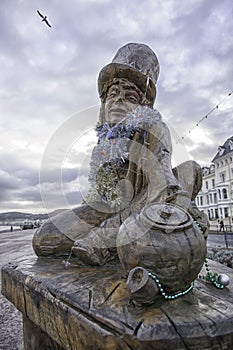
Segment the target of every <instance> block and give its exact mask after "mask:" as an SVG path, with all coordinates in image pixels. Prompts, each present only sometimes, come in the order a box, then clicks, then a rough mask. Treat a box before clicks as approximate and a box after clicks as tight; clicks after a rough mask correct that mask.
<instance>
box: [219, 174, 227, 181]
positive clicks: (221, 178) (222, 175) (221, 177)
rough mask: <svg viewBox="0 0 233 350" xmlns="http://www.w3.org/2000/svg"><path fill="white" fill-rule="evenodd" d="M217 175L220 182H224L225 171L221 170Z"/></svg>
mask: <svg viewBox="0 0 233 350" xmlns="http://www.w3.org/2000/svg"><path fill="white" fill-rule="evenodd" d="M219 177H220V181H221V182H225V181H226V172H225V171H222V172H221V173H219Z"/></svg>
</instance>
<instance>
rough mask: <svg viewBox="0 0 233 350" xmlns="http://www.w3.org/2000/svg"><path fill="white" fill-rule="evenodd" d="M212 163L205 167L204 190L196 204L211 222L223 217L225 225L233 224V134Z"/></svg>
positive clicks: (220, 148) (219, 149)
mask: <svg viewBox="0 0 233 350" xmlns="http://www.w3.org/2000/svg"><path fill="white" fill-rule="evenodd" d="M211 163H212V164H211V165H210V167H204V168H203V184H202V190H201V191H200V192H199V194H198V195H197V198H196V204H197V206H198V208H199V209H200V210H202V211H204V212H205V213H206V214H207V216H208V218H209V220H210V224H212V225H213V224H216V223H217V220H218V219H221V218H222V219H223V221H224V223H225V225H233V136H231V137H230V138H229V139H227V140H226V142H225V143H224V145H223V146H219V148H218V152H217V154H216V155H215V157H214V158H213V160H212V161H211Z"/></svg>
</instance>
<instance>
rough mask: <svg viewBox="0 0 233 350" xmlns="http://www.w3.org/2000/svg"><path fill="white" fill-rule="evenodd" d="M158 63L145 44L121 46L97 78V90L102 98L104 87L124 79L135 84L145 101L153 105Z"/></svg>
mask: <svg viewBox="0 0 233 350" xmlns="http://www.w3.org/2000/svg"><path fill="white" fill-rule="evenodd" d="M158 75H159V62H158V59H157V57H156V55H155V53H154V52H153V51H152V50H151V48H150V47H149V46H147V45H145V44H138V43H129V44H126V45H125V46H122V47H121V48H120V49H119V50H118V51H117V53H116V55H115V56H114V58H113V60H112V62H111V63H109V64H108V65H106V66H105V67H103V68H102V70H101V71H100V73H99V77H98V90H99V94H100V98H103V97H104V96H103V95H104V92H105V89H106V86H109V84H111V81H112V80H113V79H114V78H125V79H128V80H129V81H130V82H133V83H134V84H136V85H137V86H138V87H139V89H140V90H141V91H142V92H143V93H144V94H145V96H146V97H147V99H148V100H149V101H151V102H152V104H153V103H154V100H155V96H156V87H155V84H156V82H157V78H158Z"/></svg>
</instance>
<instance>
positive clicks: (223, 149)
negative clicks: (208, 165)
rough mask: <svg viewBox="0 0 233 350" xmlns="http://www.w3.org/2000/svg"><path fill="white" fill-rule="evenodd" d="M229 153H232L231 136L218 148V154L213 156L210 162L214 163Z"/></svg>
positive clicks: (232, 137) (232, 138) (232, 141)
mask: <svg viewBox="0 0 233 350" xmlns="http://www.w3.org/2000/svg"><path fill="white" fill-rule="evenodd" d="M231 152H233V136H231V137H229V139H227V140H226V142H225V143H224V144H223V146H219V147H218V153H217V154H216V155H215V157H214V158H213V159H212V161H211V162H215V161H216V160H218V159H220V158H222V157H223V156H225V155H226V154H228V153H231Z"/></svg>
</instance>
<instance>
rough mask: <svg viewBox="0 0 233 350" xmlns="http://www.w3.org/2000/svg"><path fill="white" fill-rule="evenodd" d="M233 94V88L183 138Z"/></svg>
mask: <svg viewBox="0 0 233 350" xmlns="http://www.w3.org/2000/svg"><path fill="white" fill-rule="evenodd" d="M232 94H233V90H232V91H231V92H229V93H228V94H227V95H226V96H225V97H224V98H223V99H222V100H221V101H220V102H219V103H218V104H217V105H216V106H215V107H213V108H212V109H211V110H210V111H209V112H208V113H206V115H205V116H204V117H202V118H201V119H200V120H199V121H198V122H197V123H196V124H195V125H194V126H193V127H192V128H191V129H189V130H188V132H187V133H186V134H185V135H183V136H182V137H181V139H182V140H184V139H185V137H186V135H189V134H190V133H191V132H192V130H193V129H195V128H196V127H198V126H199V125H200V124H201V123H202V122H203V121H204V120H206V119H207V118H208V116H209V115H210V114H211V113H213V112H214V111H215V109H218V108H219V106H220V105H221V104H222V103H223V102H225V100H226V99H228V98H229V97H230V96H231V95H232Z"/></svg>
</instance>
